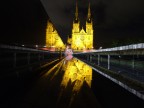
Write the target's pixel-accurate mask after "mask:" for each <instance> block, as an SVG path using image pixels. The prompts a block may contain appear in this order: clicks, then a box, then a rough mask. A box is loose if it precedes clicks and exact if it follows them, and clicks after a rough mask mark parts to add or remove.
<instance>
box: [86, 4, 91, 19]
mask: <svg viewBox="0 0 144 108" xmlns="http://www.w3.org/2000/svg"><path fill="white" fill-rule="evenodd" d="M87 18H88V20H90V18H91V9H90V3H89V5H88V16H87Z"/></svg>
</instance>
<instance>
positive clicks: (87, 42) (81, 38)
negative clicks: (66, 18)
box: [68, 3, 93, 50]
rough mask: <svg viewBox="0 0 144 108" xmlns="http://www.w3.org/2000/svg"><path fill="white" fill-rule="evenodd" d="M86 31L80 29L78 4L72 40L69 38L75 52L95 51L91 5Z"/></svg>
mask: <svg viewBox="0 0 144 108" xmlns="http://www.w3.org/2000/svg"><path fill="white" fill-rule="evenodd" d="M85 26H86V30H84V29H83V28H84V27H82V29H80V20H79V14H78V5H77V4H76V12H75V18H74V21H73V28H72V38H68V43H70V44H71V45H72V49H73V50H83V49H93V22H92V18H91V10H90V3H89V6H88V14H87V19H86V25H85Z"/></svg>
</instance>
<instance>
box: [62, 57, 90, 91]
mask: <svg viewBox="0 0 144 108" xmlns="http://www.w3.org/2000/svg"><path fill="white" fill-rule="evenodd" d="M64 70H65V74H64V76H63V80H62V83H61V85H62V86H64V87H67V85H68V83H69V81H71V82H72V83H73V82H75V85H74V87H73V91H79V90H80V88H81V86H82V85H83V83H84V81H85V82H86V83H87V84H88V86H89V87H91V81H92V68H90V67H89V66H88V65H86V64H85V63H83V62H81V61H79V60H77V59H75V58H73V59H72V60H70V61H68V62H67V63H66V64H65V65H64Z"/></svg>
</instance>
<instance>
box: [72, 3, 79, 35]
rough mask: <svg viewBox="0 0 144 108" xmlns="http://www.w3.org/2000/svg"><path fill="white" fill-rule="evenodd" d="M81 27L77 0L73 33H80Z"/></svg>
mask: <svg viewBox="0 0 144 108" xmlns="http://www.w3.org/2000/svg"><path fill="white" fill-rule="evenodd" d="M79 27H80V22H79V18H78V4H77V1H76V10H75V18H74V21H73V30H72V32H73V33H78V32H79Z"/></svg>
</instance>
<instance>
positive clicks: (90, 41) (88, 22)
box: [85, 3, 93, 49]
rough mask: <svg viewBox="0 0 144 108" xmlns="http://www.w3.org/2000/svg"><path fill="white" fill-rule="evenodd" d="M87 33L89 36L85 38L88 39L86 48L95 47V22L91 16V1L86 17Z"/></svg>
mask: <svg viewBox="0 0 144 108" xmlns="http://www.w3.org/2000/svg"><path fill="white" fill-rule="evenodd" d="M86 33H87V36H86V38H85V39H87V40H86V41H87V42H85V43H86V48H88V49H92V48H93V22H92V18H91V9H90V3H89V5H88V15H87V19H86Z"/></svg>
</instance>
